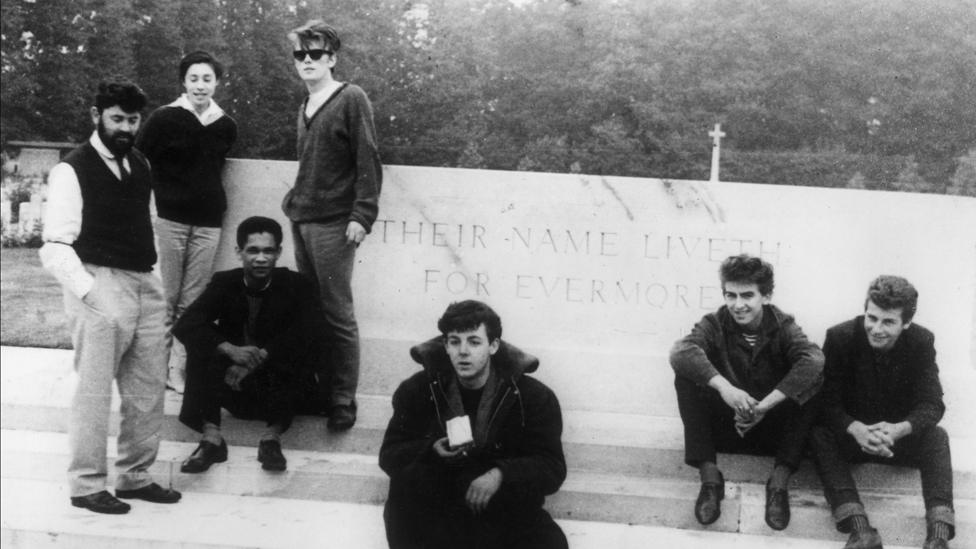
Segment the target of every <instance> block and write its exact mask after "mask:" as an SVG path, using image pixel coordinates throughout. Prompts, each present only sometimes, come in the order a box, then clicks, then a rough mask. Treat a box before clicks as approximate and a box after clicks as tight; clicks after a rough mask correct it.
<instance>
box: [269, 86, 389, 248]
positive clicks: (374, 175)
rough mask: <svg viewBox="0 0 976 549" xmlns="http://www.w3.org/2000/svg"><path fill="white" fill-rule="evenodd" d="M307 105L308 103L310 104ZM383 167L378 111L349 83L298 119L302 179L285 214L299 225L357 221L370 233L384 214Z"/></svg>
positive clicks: (284, 205) (290, 196)
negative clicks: (376, 125) (375, 121)
mask: <svg viewBox="0 0 976 549" xmlns="http://www.w3.org/2000/svg"><path fill="white" fill-rule="evenodd" d="M306 101H307V99H306ZM382 182H383V172H382V165H381V164H380V156H379V152H378V150H377V144H376V129H375V128H374V127H373V107H372V106H371V105H370V102H369V98H368V97H366V92H364V91H363V90H362V89H361V88H359V87H358V86H355V85H352V84H344V85H343V86H342V87H341V88H340V89H339V90H338V91H336V92H335V93H334V94H333V95H332V97H330V98H329V100H328V101H326V102H325V104H324V105H322V107H320V108H319V110H317V111H316V112H315V114H313V115H312V117H311V118H308V117H306V116H305V104H304V103H303V104H302V107H301V109H300V110H299V114H298V176H297V177H296V178H295V186H294V188H292V190H291V191H289V192H288V194H287V195H286V196H285V199H284V201H283V203H282V210H284V212H285V215H287V216H288V218H289V219H291V220H292V221H294V222H296V223H302V222H310V221H315V222H328V221H336V220H345V219H348V220H349V221H356V222H358V223H359V224H360V225H362V226H363V227H364V228H365V229H366V231H367V232H368V231H369V230H370V229H371V228H372V225H373V222H374V221H375V220H376V216H377V214H378V212H379V197H380V187H381V185H382Z"/></svg>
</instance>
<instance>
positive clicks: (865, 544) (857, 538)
mask: <svg viewBox="0 0 976 549" xmlns="http://www.w3.org/2000/svg"><path fill="white" fill-rule="evenodd" d="M844 549H883V548H882V545H881V534H878V531H877V530H876V529H875V528H867V529H866V530H854V531H853V532H851V537H849V538H847V545H845V546H844Z"/></svg>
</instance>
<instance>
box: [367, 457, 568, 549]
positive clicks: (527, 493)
mask: <svg viewBox="0 0 976 549" xmlns="http://www.w3.org/2000/svg"><path fill="white" fill-rule="evenodd" d="M411 473H412V474H411V475H410V476H411V477H412V478H409V479H405V478H399V479H391V481H390V494H389V497H388V498H387V501H386V506H385V507H384V509H383V519H384V522H385V524H386V538H387V541H388V542H389V544H390V549H421V548H423V549H455V548H459V547H464V548H466V549H567V548H568V547H569V545H568V541H567V540H566V536H565V534H563V531H562V529H560V528H559V525H557V524H556V522H555V521H554V520H553V519H552V517H551V516H550V515H549V513H547V512H546V511H545V510H544V509H542V502H543V498H542V496H541V495H540V494H538V493H536V492H535V491H533V490H531V489H530V488H526V489H525V490H519V489H518V488H516V487H512V486H511V485H506V484H502V487H501V488H500V489H499V490H498V492H497V493H496V494H495V496H494V497H493V498H492V499H491V501H490V502H489V504H488V507H487V509H486V510H485V511H484V512H482V513H481V514H479V515H474V514H473V513H472V512H471V511H470V510H469V509H468V508H467V506H466V505H465V503H464V492H465V491H466V490H467V487H468V485H469V484H470V480H472V479H473V478H474V475H465V474H464V473H463V472H461V473H459V472H458V471H449V470H447V469H446V467H445V466H437V465H434V466H431V465H420V466H417V467H414V468H413V470H412V472H411Z"/></svg>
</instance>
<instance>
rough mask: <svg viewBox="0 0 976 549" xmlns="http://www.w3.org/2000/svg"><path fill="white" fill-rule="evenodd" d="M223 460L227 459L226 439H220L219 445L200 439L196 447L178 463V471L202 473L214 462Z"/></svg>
mask: <svg viewBox="0 0 976 549" xmlns="http://www.w3.org/2000/svg"><path fill="white" fill-rule="evenodd" d="M225 461H227V442H226V441H224V440H221V441H220V446H217V445H216V444H214V443H212V442H209V441H206V440H201V441H200V445H199V446H197V449H196V450H194V451H193V453H192V454H190V457H188V458H186V461H184V462H183V464H182V465H180V471H182V472H184V473H202V472H204V471H206V470H207V469H209V468H210V466H211V465H213V464H214V463H223V462H225Z"/></svg>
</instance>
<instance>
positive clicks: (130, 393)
mask: <svg viewBox="0 0 976 549" xmlns="http://www.w3.org/2000/svg"><path fill="white" fill-rule="evenodd" d="M85 268H86V269H87V270H88V271H89V272H90V273H92V275H94V277H95V285H94V286H93V287H92V289H91V291H90V292H89V293H88V294H87V295H85V297H84V299H79V298H78V297H76V296H75V295H74V294H72V293H71V292H70V291H67V290H65V292H64V305H65V311H66V312H67V314H68V319H69V322H70V323H71V328H72V334H71V341H72V343H73V344H74V348H75V357H74V366H75V371H76V372H77V373H78V385H77V387H76V389H75V394H74V398H73V399H72V401H71V412H70V416H69V420H68V442H69V446H70V451H71V463H70V465H69V466H68V482H69V485H70V489H71V495H72V496H85V495H88V494H93V493H95V492H99V491H101V490H104V489H105V484H106V477H107V475H108V465H107V462H106V460H107V446H108V431H109V416H110V413H111V405H112V381H113V380H115V382H116V383H117V384H118V388H119V394H120V395H121V397H122V406H121V415H122V422H121V425H120V427H119V437H118V459H117V460H116V462H115V466H116V470H117V472H118V475H117V477H116V481H115V487H116V489H120V490H134V489H137V488H141V487H143V486H146V485H147V484H149V483H150V482H152V480H151V478H150V476H149V472H148V469H149V467H150V466H151V465H152V464H153V462H154V461H155V460H156V452H157V450H158V449H159V429H160V427H161V426H162V422H163V402H164V398H163V397H164V393H165V392H166V353H165V350H166V343H165V341H166V339H165V335H166V301H165V299H164V298H163V287H162V284H160V282H159V279H158V278H157V277H156V276H155V275H154V274H152V273H138V272H134V271H126V270H123V269H113V268H110V267H101V266H97V265H91V264H86V265H85Z"/></svg>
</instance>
